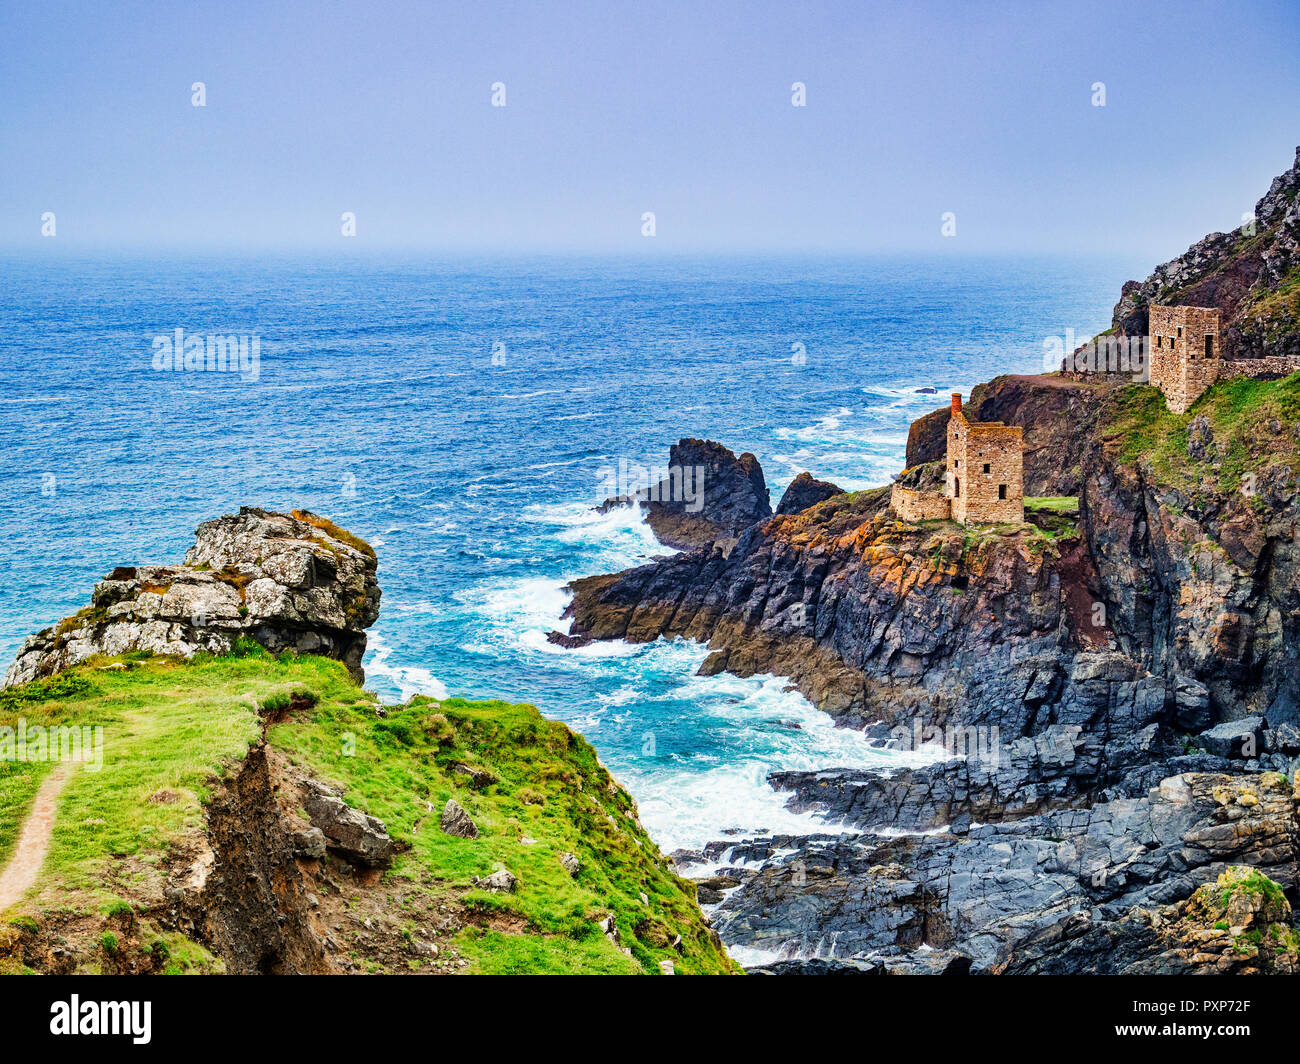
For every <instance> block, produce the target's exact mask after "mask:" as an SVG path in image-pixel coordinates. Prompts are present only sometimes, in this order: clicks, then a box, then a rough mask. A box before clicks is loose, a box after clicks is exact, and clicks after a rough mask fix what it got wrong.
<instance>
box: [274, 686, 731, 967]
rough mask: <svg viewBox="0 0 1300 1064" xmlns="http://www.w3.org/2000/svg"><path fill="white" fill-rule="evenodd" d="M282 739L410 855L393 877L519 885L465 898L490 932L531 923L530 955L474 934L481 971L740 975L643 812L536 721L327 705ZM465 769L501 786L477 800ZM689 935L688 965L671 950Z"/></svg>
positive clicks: (285, 727)
mask: <svg viewBox="0 0 1300 1064" xmlns="http://www.w3.org/2000/svg"><path fill="white" fill-rule="evenodd" d="M343 734H349V735H352V736H355V753H354V754H353V755H352V756H345V754H344V752H343V749H344V748H343V746H342V744H340V742H339V736H340V735H343ZM269 738H270V741H271V742H272V744H273V745H275V746H276V747H278V748H280V749H282V750H285V751H286V752H288V753H289V754H290V755H291V756H292V757H293V758H294V759H295V761H297V762H299V763H300V764H305V765H307V766H309V767H310V768H311V769H312V771H313V772H315V773H317V774H319V775H320V776H321V777H322V778H325V779H330V780H335V781H338V782H340V783H343V784H344V785H345V786H346V788H347V795H348V800H349V801H350V802H353V803H355V804H357V805H359V806H360V807H361V808H363V809H365V810H366V811H367V812H369V813H371V814H372V815H374V816H377V817H379V818H380V819H381V820H383V821H384V823H385V824H386V825H387V827H388V830H389V832H390V834H392V835H393V837H394V838H396V839H400V840H402V841H404V842H406V843H408V844H409V845H410V846H411V849H410V851H409V852H408V853H406V854H404V855H402V856H401V857H399V858H398V859H397V861H396V862H395V863H394V866H393V869H392V872H391V873H390V875H391V876H393V877H397V878H403V877H405V878H408V879H410V880H411V881H412V882H416V881H418V879H419V877H420V876H421V875H425V874H430V873H431V874H432V875H433V876H434V877H435V879H437V880H439V881H441V882H443V883H445V884H447V885H449V886H453V887H458V888H470V880H471V878H472V877H475V876H485V875H487V874H489V873H491V872H492V871H493V870H495V869H496V868H499V867H502V866H504V867H506V868H508V869H509V870H510V871H511V872H512V873H514V875H515V876H516V877H518V880H519V886H518V889H517V890H516V891H515V892H514V893H511V894H497V893H491V892H488V891H481V890H475V889H466V890H465V892H464V893H463V894H462V895H461V898H460V900H461V903H462V904H464V905H465V906H467V908H468V909H469V910H470V911H471V913H473V914H475V915H476V916H477V917H478V918H480V919H481V920H482V921H483V922H484V923H485V924H487V925H490V924H491V923H492V922H493V921H494V920H501V919H506V920H511V921H518V922H519V923H522V924H524V925H526V927H527V928H528V932H529V933H528V934H527V935H525V936H524V937H525V938H526V939H527V940H528V941H527V942H523V941H520V936H518V935H506V936H501V935H498V934H495V933H489V934H486V935H485V934H481V933H480V929H479V928H470V929H466V930H465V931H464V932H462V933H461V935H460V936H459V937H458V939H457V944H458V946H459V947H460V949H461V952H462V953H463V954H464V955H466V956H469V957H472V958H474V959H475V965H476V968H477V970H479V971H484V972H496V971H511V970H522V969H521V968H519V967H517V966H518V965H522V964H525V963H527V964H529V965H534V967H530V968H529V969H528V970H530V971H537V970H541V971H555V972H561V971H570V970H575V969H574V965H575V964H577V963H578V962H579V960H581V970H589V971H624V970H635V969H637V968H638V967H639V968H640V969H641V970H643V971H646V972H651V973H655V972H658V962H659V961H660V960H673V961H674V963H675V964H676V966H677V969H678V970H679V971H683V972H691V971H696V972H717V971H726V970H728V969H729V968H730V963H729V962H728V961H727V960H726V959H725V957H724V956H723V955H722V954H721V953H720V952H719V951H718V950H717V948H716V946H714V945H713V943H712V942H711V940H710V936H709V934H708V929H707V927H706V926H705V925H704V923H703V921H702V920H701V918H700V915H699V912H698V909H697V907H696V905H695V902H694V887H693V886H692V885H691V884H689V883H687V882H685V881H683V880H682V879H680V878H679V877H678V876H677V875H676V874H675V872H674V871H673V870H672V867H671V864H670V863H669V862H668V861H667V860H666V859H665V858H664V857H663V856H662V855H660V853H659V852H658V849H657V848H656V847H655V845H654V843H653V841H652V840H651V839H650V838H649V836H648V835H646V833H645V831H644V830H643V829H642V828H641V827H640V825H639V823H638V822H637V821H636V820H635V819H633V818H631V817H629V816H628V815H627V814H628V813H629V811H631V810H632V801H631V799H630V798H629V797H628V795H627V793H626V792H625V791H623V790H622V788H620V787H618V786H617V785H616V784H615V783H614V781H613V780H612V778H611V777H610V775H609V773H608V772H607V771H606V770H605V769H604V768H603V767H602V766H601V765H600V763H599V761H598V760H597V758H596V753H595V751H594V750H593V749H592V747H591V746H590V744H588V743H587V742H586V741H585V740H583V739H582V738H581V737H580V736H577V735H575V734H574V733H572V732H571V731H569V729H568V728H566V727H565V726H564V725H563V724H560V723H558V722H556V721H549V720H546V719H545V718H543V717H542V716H541V715H540V714H539V713H538V712H537V710H536V709H534V708H533V707H532V706H524V705H509V704H507V703H504V702H467V701H463V700H461V699H451V700H447V701H444V702H441V703H436V702H433V701H431V700H429V699H426V698H416V699H413V700H412V701H411V702H410V703H409V704H408V705H407V706H406V707H404V708H401V709H396V710H390V711H389V714H388V716H387V718H386V719H382V720H379V719H376V718H375V714H374V712H373V709H372V708H371V707H369V706H365V705H363V706H357V705H347V704H344V703H343V702H341V701H338V700H333V701H329V700H325V699H322V701H321V704H320V705H318V706H317V707H316V708H315V709H314V710H313V711H312V712H311V713H310V714H307V715H303V716H300V717H297V718H294V719H292V720H289V721H286V722H284V723H282V724H278V725H276V726H275V727H273V728H272V729H271V730H270V733H269ZM455 764H461V765H468V766H470V767H471V768H473V769H476V770H479V771H480V772H486V773H487V774H488V776H487V777H486V778H490V779H492V780H494V781H495V782H492V783H490V784H488V785H487V786H485V787H483V788H482V789H481V790H476V789H475V788H474V787H473V786H472V785H471V783H470V777H469V776H467V775H465V774H463V773H458V772H454V771H453V770H452V768H451V766H452V765H455ZM448 798H455V799H456V801H457V802H459V803H460V804H461V805H462V806H463V807H464V808H465V810H466V811H467V812H468V813H469V815H470V816H471V817H472V818H473V820H474V822H475V823H476V824H477V825H478V828H479V831H480V835H479V837H478V838H477V839H461V838H456V837H453V836H451V835H447V834H446V833H445V832H443V831H442V829H441V826H440V823H439V822H440V817H441V813H442V809H443V807H444V805H445V804H446V802H447V799H448ZM524 837H528V838H531V839H533V840H535V842H534V844H533V845H525V844H524V843H523V842H522V841H521V839H522V838H524ZM565 852H568V853H573V854H575V855H577V857H578V859H579V860H580V862H581V870H580V872H579V874H578V876H577V878H576V879H574V878H571V877H570V876H569V874H568V872H566V871H565V869H564V867H563V866H562V865H561V864H560V860H559V858H560V854H562V853H565ZM641 894H645V895H646V898H647V899H648V902H642V901H641V898H640V895H641ZM606 914H612V915H613V916H614V918H615V921H616V923H617V926H618V929H619V933H620V936H621V941H622V944H623V945H625V946H627V947H629V948H630V949H631V950H632V957H630V958H629V957H627V956H626V955H625V954H623V953H621V952H620V951H619V950H618V949H617V948H616V947H615V946H614V945H613V944H612V943H611V942H609V941H608V940H607V939H606V937H605V936H604V935H603V934H601V933H600V932H599V930H598V928H597V927H596V923H595V921H596V918H598V917H599V916H603V915H606ZM677 935H681V937H682V949H681V951H680V952H678V951H677V950H674V949H672V948H671V943H672V941H673V939H674V938H675V937H676V936H677ZM505 940H509V941H508V944H509V946H510V948H509V949H508V950H503V949H502V946H503V942H504V941H505ZM583 958H585V959H583ZM512 966H514V967H512Z"/></svg>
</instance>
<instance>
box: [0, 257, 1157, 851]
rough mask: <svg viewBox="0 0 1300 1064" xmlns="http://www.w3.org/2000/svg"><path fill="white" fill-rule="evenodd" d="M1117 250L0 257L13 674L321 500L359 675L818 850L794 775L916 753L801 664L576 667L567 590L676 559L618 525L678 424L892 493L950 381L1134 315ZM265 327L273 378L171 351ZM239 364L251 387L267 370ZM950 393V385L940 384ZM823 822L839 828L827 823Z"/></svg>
mask: <svg viewBox="0 0 1300 1064" xmlns="http://www.w3.org/2000/svg"><path fill="white" fill-rule="evenodd" d="M1137 272H1138V265H1137V264H1135V263H1124V262H1116V261H1080V260H1078V259H1064V258H1063V259H1060V260H1032V261H1030V260H971V259H956V258H933V259H916V258H894V259H889V258H876V259H855V260H848V259H838V260H827V259H788V260H782V259H762V260H745V259H739V258H736V259H707V260H706V259H696V260H687V259H659V260H653V261H651V260H640V261H638V260H632V259H628V260H616V259H582V258H563V259H560V258H556V259H547V258H536V259H526V260H525V259H519V260H509V261H499V260H498V261H489V260H482V261H479V260H462V261H439V260H419V259H415V258H401V259H392V260H379V259H345V258H341V257H338V256H331V257H327V258H324V259H316V260H295V259H287V258H286V259H270V260H268V259H240V258H194V259H179V258H175V259H172V258H138V259H136V258H102V259H83V258H77V257H54V258H43V257H41V256H37V255H32V256H28V257H25V258H9V259H5V260H0V276H3V278H4V286H3V289H4V296H3V299H0V438H2V439H3V454H4V463H3V466H2V467H0V543H2V544H3V551H2V553H0V656H3V659H4V662H5V664H7V663H8V662H9V661H10V660H12V658H13V654H14V652H15V651H16V649H17V647H18V645H19V644H20V643H21V641H22V639H23V638H24V636H26V635H27V634H28V633H29V632H31V631H34V630H36V629H38V628H41V627H43V626H45V625H48V624H50V623H52V622H53V621H56V620H58V619H59V618H61V617H63V616H65V615H67V614H70V613H72V612H74V611H76V610H77V609H79V608H80V607H82V606H83V605H85V604H86V603H87V601H88V597H89V594H90V590H91V587H92V585H93V584H94V582H95V581H96V580H97V579H99V578H100V577H102V576H103V575H104V574H105V573H107V572H108V571H109V570H110V569H111V568H112V567H113V566H115V565H117V564H123V563H144V562H164V561H177V560H180V559H181V558H182V556H183V555H184V552H185V550H186V548H187V547H188V546H189V545H190V543H191V542H192V538H193V532H194V529H195V527H196V526H197V525H198V524H199V522H201V521H204V520H207V519H209V518H211V517H214V516H217V515H219V514H221V513H225V512H231V511H234V510H236V509H237V508H238V507H239V506H240V505H257V506H263V507H267V508H273V509H289V508H292V507H305V508H308V509H311V510H314V511H317V512H318V513H321V514H324V515H326V516H328V517H330V518H332V519H333V520H334V521H336V522H337V523H339V524H340V525H343V526H344V527H346V528H349V529H351V530H352V531H354V532H356V533H357V534H359V535H361V536H363V537H364V538H366V539H367V540H369V541H370V542H371V543H372V544H373V545H374V547H375V549H376V550H377V552H378V554H379V558H380V570H379V576H380V581H381V584H382V587H383V604H382V611H381V615H380V618H379V621H378V623H377V624H376V625H375V627H374V628H373V629H372V632H371V638H370V650H369V652H368V654H367V657H366V661H365V669H366V673H367V686H370V687H372V688H373V689H375V690H377V691H378V692H379V693H380V694H381V695H382V696H384V697H385V698H389V699H393V700H397V699H400V698H404V697H406V696H409V695H410V694H412V693H414V692H417V691H419V692H426V693H429V694H433V695H435V696H439V697H441V696H444V695H446V694H455V695H466V696H471V697H479V698H484V697H495V698H503V699H508V700H512V701H523V702H531V703H533V704H535V705H536V706H538V707H539V708H540V709H541V710H542V712H543V713H545V714H547V715H548V716H551V717H554V718H557V719H560V720H563V721H565V722H566V723H567V724H569V725H570V726H572V727H573V728H575V729H576V730H578V731H579V732H581V733H582V734H583V735H584V736H586V738H587V739H588V740H590V741H591V742H592V743H593V744H594V745H595V747H596V749H597V750H598V751H599V753H600V756H601V758H602V760H603V761H604V763H605V764H606V765H607V766H608V767H609V768H610V769H611V770H612V771H613V772H614V773H615V774H616V775H617V776H618V777H619V778H620V779H621V780H622V781H623V782H624V783H625V784H626V785H627V786H628V788H629V789H630V790H631V792H632V794H633V795H634V797H635V798H636V799H637V801H638V803H639V806H640V810H641V815H642V819H643V820H644V821H645V823H646V825H647V827H648V828H649V829H650V830H651V832H652V833H653V834H654V835H655V836H656V837H657V839H658V840H659V842H660V843H661V845H663V846H664V847H665V848H667V849H672V848H675V847H678V846H698V845H700V844H702V843H704V842H706V841H708V840H710V839H715V838H720V837H723V836H724V833H729V832H736V831H743V832H745V833H754V832H760V831H764V830H767V831H777V830H790V829H793V830H806V829H808V828H810V827H812V826H814V822H813V821H812V820H811V819H810V818H809V817H805V816H802V815H796V814H793V813H790V812H788V811H787V810H785V809H784V807H783V805H782V799H781V798H780V796H778V795H776V794H774V793H773V792H772V791H771V790H770V789H769V788H768V787H767V786H766V784H765V782H764V779H765V776H766V773H767V772H769V771H771V770H773V769H776V768H786V769H794V768H803V769H812V768H824V767H829V766H834V765H879V766H881V767H890V766H896V765H899V764H902V763H904V761H905V760H906V759H907V758H909V757H914V756H917V755H909V754H903V753H895V752H885V751H880V750H875V749H872V748H870V747H868V745H867V744H866V743H865V742H864V741H863V740H862V738H861V736H860V735H859V734H858V733H856V732H853V731H849V730H846V729H836V728H833V727H832V726H831V724H830V721H829V718H827V717H826V716H825V715H823V714H821V713H819V712H818V711H817V710H815V709H814V708H813V707H812V706H811V705H809V704H808V702H807V701H806V700H804V699H803V698H802V697H801V696H800V695H799V694H798V693H796V692H794V691H792V690H790V689H789V687H788V684H787V683H786V682H785V681H784V680H783V679H781V678H779V677H754V678H751V679H745V680H741V679H737V678H734V677H728V676H718V677H712V678H704V677H698V676H696V675H695V671H696V669H697V668H698V666H699V664H700V662H701V661H702V660H703V659H704V656H705V650H704V648H703V647H700V646H696V645H691V644H686V643H682V642H674V643H668V642H663V641H660V642H658V643H654V644H650V645H643V646H629V645H623V644H601V645H595V646H591V647H587V648H584V649H580V650H565V649H562V648H560V647H557V646H554V645H551V644H549V643H548V642H547V641H546V633H547V632H548V631H549V630H551V629H552V628H557V627H558V628H561V629H563V628H565V627H566V625H565V624H562V623H561V622H560V614H561V612H562V611H563V609H564V606H565V604H566V595H565V592H564V590H563V587H564V585H565V583H566V582H567V581H569V580H571V579H573V578H574V577H578V576H583V575H588V574H592V573H602V572H609V571H614V570H618V569H622V568H625V567H627V566H631V565H635V564H637V563H640V562H643V561H645V560H646V559H649V558H651V557H654V556H656V555H661V554H664V553H667V551H666V549H665V548H663V547H661V546H660V545H658V544H657V543H656V541H655V540H654V538H653V537H652V535H651V534H650V532H649V529H648V528H647V527H646V526H645V524H644V523H643V522H642V521H641V519H640V517H639V515H638V514H635V513H633V512H631V511H628V510H624V511H622V512H614V513H610V514H606V515H601V514H599V513H597V512H596V511H595V509H594V507H595V506H596V504H598V503H599V502H600V501H601V500H602V499H603V498H604V497H605V495H606V494H608V492H607V491H606V490H605V489H606V488H607V487H608V483H609V474H610V470H611V469H616V468H618V465H619V463H620V461H623V462H625V463H628V464H630V465H631V466H633V467H662V466H663V465H665V464H666V462H667V453H668V447H669V445H670V444H671V443H672V442H674V441H675V440H677V439H679V438H680V437H683V436H700V437H708V438H711V439H716V440H720V441H722V442H723V443H725V444H727V445H728V446H730V447H731V448H732V449H733V450H735V451H736V452H737V453H739V452H740V451H744V450H750V451H753V452H754V453H755V454H756V455H757V456H758V457H759V459H760V461H761V462H762V465H763V469H764V471H765V473H766V475H767V480H768V483H769V485H770V487H771V489H772V502H773V505H775V504H776V502H777V500H778V499H779V498H780V494H781V492H782V491H783V490H784V488H785V487H786V485H787V484H788V483H789V482H790V480H791V479H793V477H794V476H795V475H796V474H797V473H799V472H800V471H802V470H805V469H807V470H810V471H811V472H812V473H813V474H814V475H815V476H818V477H822V478H827V479H831V480H834V481H835V482H837V483H839V484H840V485H841V486H843V487H845V488H850V489H853V488H862V487H868V486H873V485H878V484H884V483H887V482H888V481H889V478H890V476H891V475H892V474H893V473H895V472H897V471H898V470H899V469H901V468H902V464H903V455H904V451H905V445H906V440H907V428H908V425H909V423H910V422H911V421H912V419H914V418H915V417H917V416H919V415H921V414H923V413H925V412H927V411H929V410H932V409H934V408H935V407H937V406H939V405H941V404H943V403H944V402H945V401H946V396H947V394H948V393H949V391H952V390H957V391H962V392H969V389H970V388H971V386H972V385H974V384H976V383H978V382H980V381H983V380H987V379H989V378H991V377H993V376H996V375H997V374H1000V373H1013V372H1032V371H1036V370H1038V369H1040V368H1041V367H1042V365H1043V358H1044V348H1043V342H1044V339H1045V338H1046V337H1049V336H1064V335H1065V331H1066V330H1067V329H1071V330H1073V331H1074V333H1075V334H1076V336H1078V337H1079V338H1080V339H1081V338H1082V337H1084V336H1086V335H1089V334H1090V333H1093V332H1096V331H1099V330H1101V329H1103V328H1105V327H1106V326H1107V325H1108V324H1109V317H1110V309H1111V307H1112V305H1113V303H1114V300H1115V299H1116V297H1117V294H1118V291H1119V286H1120V284H1121V283H1122V282H1123V281H1124V280H1125V279H1126V278H1127V277H1129V276H1132V275H1134V274H1135V273H1137ZM178 328H180V329H183V330H185V332H186V333H203V334H208V333H221V334H244V335H248V336H256V337H257V338H258V341H259V348H258V349H259V359H258V365H257V371H256V374H255V376H256V379H255V380H254V379H244V378H243V377H241V375H240V374H238V373H230V372H227V373H225V374H218V373H207V372H174V371H165V370H157V369H155V368H154V354H155V346H154V339H155V338H156V337H164V336H166V337H170V336H172V335H173V334H174V331H175V330H176V329H178ZM245 376H248V377H250V378H251V377H252V376H254V375H253V374H247V375H245ZM925 388H933V389H936V392H935V393H925V392H922V391H920V389H925ZM819 827H822V826H819Z"/></svg>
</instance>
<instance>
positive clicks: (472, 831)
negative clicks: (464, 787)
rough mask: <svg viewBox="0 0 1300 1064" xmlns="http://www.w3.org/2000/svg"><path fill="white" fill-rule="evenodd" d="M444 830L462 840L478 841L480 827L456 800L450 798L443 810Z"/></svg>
mask: <svg viewBox="0 0 1300 1064" xmlns="http://www.w3.org/2000/svg"><path fill="white" fill-rule="evenodd" d="M442 830H443V831H445V832H446V833H447V834H448V835H455V836H456V837H457V838H460V839H477V838H478V825H477V824H475V823H474V821H473V820H471V819H470V815H469V814H468V813H467V812H465V810H464V809H463V808H462V807H461V804H460V803H459V802H458V801H456V799H455V798H448V799H447V804H446V806H444V807H443V810H442Z"/></svg>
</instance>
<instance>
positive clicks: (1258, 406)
mask: <svg viewBox="0 0 1300 1064" xmlns="http://www.w3.org/2000/svg"><path fill="white" fill-rule="evenodd" d="M1201 415H1204V416H1205V417H1206V418H1207V419H1208V421H1209V423H1210V427H1211V429H1212V430H1213V433H1214V441H1215V447H1214V448H1212V454H1211V455H1210V457H1209V458H1208V459H1207V460H1206V461H1202V462H1198V461H1195V460H1193V459H1192V458H1190V457H1188V454H1187V442H1188V426H1189V425H1190V424H1191V422H1192V420H1193V419H1194V418H1196V417H1198V416H1201ZM1274 419H1276V420H1277V421H1280V422H1281V423H1282V431H1281V433H1278V434H1274V433H1273V432H1271V431H1270V430H1269V428H1268V424H1269V422H1270V421H1272V420H1274ZM1297 420H1300V373H1293V374H1291V376H1289V377H1285V378H1283V379H1282V380H1278V381H1264V380H1253V379H1250V378H1237V379H1232V380H1224V381H1220V382H1219V383H1218V384H1216V385H1214V387H1212V388H1211V389H1209V391H1207V392H1206V393H1205V394H1204V395H1202V396H1201V397H1200V398H1199V399H1198V400H1197V401H1196V402H1195V403H1193V404H1192V408H1191V410H1189V411H1188V412H1187V413H1186V414H1171V413H1170V412H1169V411H1168V409H1167V408H1166V406H1165V401H1164V396H1163V395H1162V394H1161V393H1160V392H1159V391H1158V390H1157V389H1156V388H1153V387H1150V386H1149V385H1138V384H1134V385H1129V386H1127V387H1125V388H1121V389H1118V390H1117V392H1116V394H1115V408H1114V411H1113V412H1112V415H1111V417H1110V418H1109V424H1108V425H1107V427H1106V433H1107V435H1108V436H1109V437H1110V438H1112V439H1116V438H1117V439H1119V440H1121V441H1122V446H1123V452H1122V453H1123V457H1124V459H1125V460H1126V461H1129V462H1135V463H1136V462H1138V461H1141V462H1143V463H1144V464H1145V465H1146V466H1147V467H1148V468H1149V469H1150V470H1151V472H1152V473H1153V475H1154V476H1155V477H1156V479H1157V480H1158V481H1159V482H1160V483H1162V484H1167V485H1169V486H1170V487H1173V488H1177V489H1178V490H1180V491H1182V492H1184V493H1185V494H1187V495H1189V496H1191V497H1193V498H1195V497H1197V496H1198V495H1199V494H1201V493H1202V492H1203V491H1205V490H1206V489H1207V488H1209V489H1212V490H1214V491H1217V492H1220V493H1230V492H1236V491H1240V490H1241V487H1242V484H1243V481H1244V478H1245V476H1246V474H1247V473H1254V472H1258V471H1259V470H1261V469H1263V468H1265V467H1267V466H1272V465H1276V464H1279V463H1281V464H1285V465H1287V466H1289V467H1291V469H1292V470H1293V471H1298V472H1300V449H1297V447H1296V445H1295V436H1294V435H1293V433H1294V430H1295V425H1296V422H1297Z"/></svg>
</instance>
